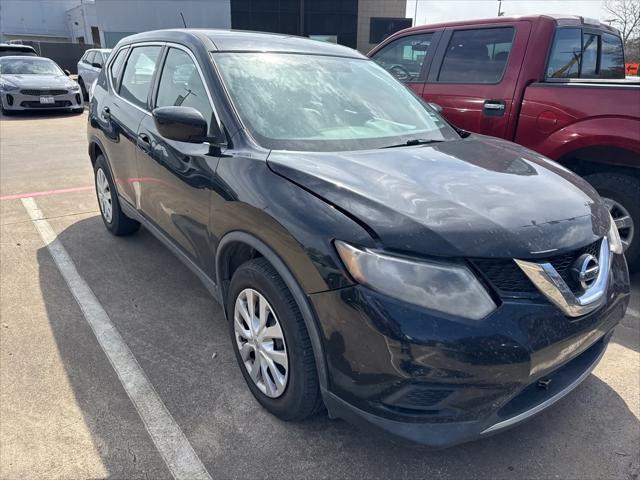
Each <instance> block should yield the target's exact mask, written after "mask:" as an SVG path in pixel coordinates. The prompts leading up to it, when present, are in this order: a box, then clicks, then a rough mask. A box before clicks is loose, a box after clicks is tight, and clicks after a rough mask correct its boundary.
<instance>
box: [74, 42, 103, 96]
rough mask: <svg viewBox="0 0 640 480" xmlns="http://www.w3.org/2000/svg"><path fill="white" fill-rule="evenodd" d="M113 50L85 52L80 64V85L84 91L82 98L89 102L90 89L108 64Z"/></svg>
mask: <svg viewBox="0 0 640 480" xmlns="http://www.w3.org/2000/svg"><path fill="white" fill-rule="evenodd" d="M109 53H111V50H110V49H108V48H92V49H90V50H87V51H86V52H84V55H83V56H82V58H81V59H80V61H79V62H78V84H79V85H80V88H81V89H82V98H83V99H84V100H89V93H88V92H89V89H90V88H91V85H92V84H93V82H94V81H95V79H96V78H98V74H99V73H100V70H102V66H103V65H104V64H105V63H106V62H107V58H108V57H109Z"/></svg>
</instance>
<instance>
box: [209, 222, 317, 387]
mask: <svg viewBox="0 0 640 480" xmlns="http://www.w3.org/2000/svg"><path fill="white" fill-rule="evenodd" d="M256 257H264V258H265V259H266V260H267V261H268V262H269V263H270V264H271V265H272V266H273V268H275V270H276V271H277V272H278V275H280V277H281V278H282V280H283V281H284V283H285V285H286V286H287V288H288V289H289V291H290V292H291V294H292V295H293V298H294V299H295V301H296V304H297V305H298V308H299V309H300V313H301V314H302V318H303V319H304V323H305V326H306V327H307V332H308V334H309V338H310V339H311V347H312V349H313V356H314V359H315V362H316V369H317V371H318V379H319V381H320V387H321V390H322V391H324V390H326V388H327V385H328V374H327V367H326V363H325V356H324V349H323V346H322V339H321V334H320V328H319V327H318V323H317V320H316V316H315V313H314V311H313V308H312V307H311V303H310V302H309V300H308V298H307V295H306V294H305V292H304V290H303V289H302V287H301V286H300V284H299V283H298V281H297V280H296V278H295V277H294V275H293V273H291V270H290V269H289V267H288V266H287V265H286V264H285V263H284V261H283V260H282V259H281V258H280V256H279V255H278V254H277V253H276V252H275V251H274V250H273V249H272V248H271V247H269V246H268V245H267V244H266V243H264V242H263V241H262V240H260V239H259V238H257V237H256V236H254V235H252V234H250V233H247V232H243V231H232V232H229V233H227V234H226V235H225V236H224V237H222V239H221V240H220V243H219V244H218V248H217V250H216V257H215V270H216V280H217V283H218V295H219V297H220V298H219V300H220V303H221V305H222V310H223V312H224V315H225V318H228V312H227V308H226V298H227V294H228V291H229V283H230V280H231V275H232V274H233V271H234V269H235V268H237V267H239V266H240V265H239V264H238V263H239V262H240V261H241V260H243V259H245V260H249V259H251V258H256Z"/></svg>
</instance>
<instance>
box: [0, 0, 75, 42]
mask: <svg viewBox="0 0 640 480" xmlns="http://www.w3.org/2000/svg"><path fill="white" fill-rule="evenodd" d="M81 3H82V1H81V0H1V1H0V42H9V41H11V40H29V41H41V42H68V41H69V39H70V32H69V29H68V26H67V22H66V14H67V11H68V10H70V9H73V8H75V7H77V6H79V5H80V4H81Z"/></svg>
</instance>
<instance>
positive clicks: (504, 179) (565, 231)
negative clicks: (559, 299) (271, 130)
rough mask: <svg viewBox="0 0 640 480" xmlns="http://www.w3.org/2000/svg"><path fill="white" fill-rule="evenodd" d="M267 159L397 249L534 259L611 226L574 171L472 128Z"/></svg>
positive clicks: (590, 190)
mask: <svg viewBox="0 0 640 480" xmlns="http://www.w3.org/2000/svg"><path fill="white" fill-rule="evenodd" d="M267 162H268V164H269V167H270V168H271V169H272V170H273V171H274V172H276V173H277V174H279V175H281V176H283V177H285V178H287V179H289V180H290V181H292V182H294V183H296V184H298V185H300V186H301V187H303V188H305V189H306V190H309V191H310V192H312V193H314V194H315V195H317V196H319V197H321V198H323V199H324V200H325V201H327V202H329V203H331V204H333V205H335V206H336V207H337V208H339V209H341V210H342V211H344V212H346V213H347V214H349V215H350V216H352V217H355V219H357V220H358V221H359V222H361V223H364V224H366V225H367V226H368V227H369V230H370V231H371V233H372V236H374V237H376V236H377V237H378V239H379V241H380V242H381V243H382V246H384V248H387V249H392V250H397V251H403V252H412V253H418V254H423V255H433V256H468V257H509V258H536V257H541V256H549V255H554V254H560V253H564V252H566V251H570V250H573V249H576V248H579V247H582V246H584V245H587V244H589V243H591V242H594V241H596V240H597V239H599V238H601V237H603V236H604V235H605V234H606V232H607V229H608V226H609V215H608V211H607V209H606V208H605V207H604V205H603V204H602V202H601V201H600V199H599V196H598V194H597V193H596V192H595V190H594V189H593V188H592V187H591V186H589V184H588V183H586V182H585V181H584V180H582V179H581V178H580V177H578V176H576V175H574V174H573V173H571V172H570V171H568V170H566V169H565V168H563V167H561V166H560V165H558V164H556V163H554V162H552V161H551V160H548V159H546V158H544V157H542V156H540V155H538V154H537V153H535V152H532V151H531V150H528V149H526V148H523V147H520V146H519V145H516V144H513V143H510V142H507V141H504V140H499V139H494V138H490V137H484V136H480V135H472V136H470V137H468V138H466V139H461V140H456V141H449V142H443V143H438V144H432V145H424V146H415V147H400V148H394V149H382V150H368V151H358V152H326V153H324V152H323V153H316V152H313V153H310V152H284V151H272V152H271V154H270V155H269V158H268V161H267ZM344 240H349V239H344Z"/></svg>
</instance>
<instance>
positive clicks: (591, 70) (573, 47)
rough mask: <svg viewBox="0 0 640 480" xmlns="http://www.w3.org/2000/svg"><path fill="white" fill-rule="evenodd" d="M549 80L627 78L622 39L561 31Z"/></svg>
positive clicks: (607, 34) (551, 64)
mask: <svg viewBox="0 0 640 480" xmlns="http://www.w3.org/2000/svg"><path fill="white" fill-rule="evenodd" d="M547 78H624V53H623V49H622V41H621V40H620V37H617V36H615V35H611V34H609V33H605V32H602V33H599V32H596V33H593V32H584V33H583V31H582V29H581V28H561V29H558V30H557V31H556V36H555V39H554V42H553V48H552V50H551V56H550V58H549V65H548V67H547Z"/></svg>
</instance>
